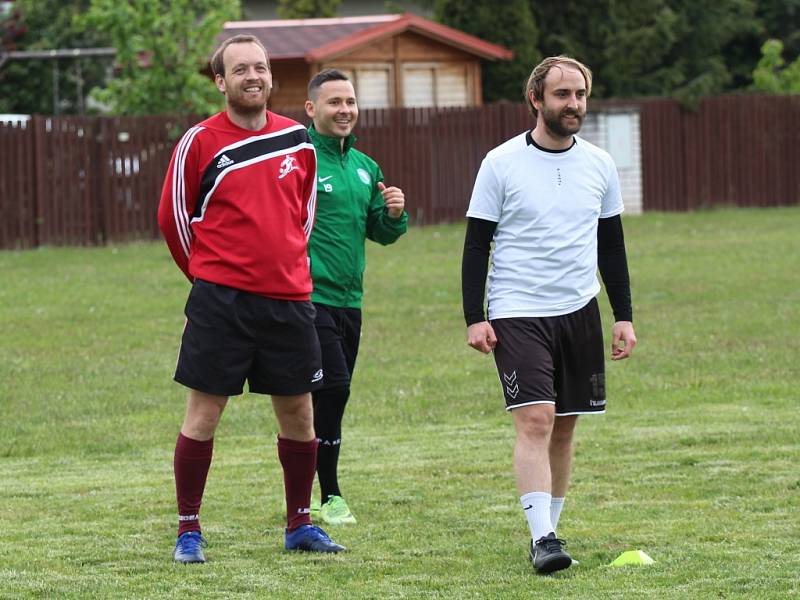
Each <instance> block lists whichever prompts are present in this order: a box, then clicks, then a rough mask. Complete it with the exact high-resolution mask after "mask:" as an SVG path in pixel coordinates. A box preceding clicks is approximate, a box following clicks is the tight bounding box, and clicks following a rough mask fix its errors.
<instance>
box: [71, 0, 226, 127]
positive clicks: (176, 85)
mask: <svg viewBox="0 0 800 600" xmlns="http://www.w3.org/2000/svg"><path fill="white" fill-rule="evenodd" d="M240 13H241V9H240V6H239V0H128V1H127V2H118V1H117V0H91V6H90V8H89V10H88V12H87V13H86V15H85V16H84V17H83V18H82V19H80V22H81V23H82V24H83V26H84V27H86V28H91V29H94V30H100V31H104V32H106V34H107V35H108V36H109V38H110V39H111V41H112V45H113V46H114V47H115V48H116V49H117V58H116V66H117V70H116V73H115V76H114V78H113V79H111V80H110V81H109V82H108V84H107V86H105V87H103V88H96V89H95V90H94V91H93V92H92V94H93V96H94V97H95V98H96V99H97V100H98V101H99V102H101V103H103V104H105V105H107V106H109V107H110V109H111V111H112V112H114V113H115V114H121V115H137V114H138V115H144V114H158V113H181V114H189V113H194V114H209V113H212V112H215V111H217V110H219V109H220V107H221V104H222V96H221V95H220V93H219V92H218V91H217V89H216V88H215V87H214V86H213V85H212V84H211V82H210V81H209V79H208V77H207V76H206V75H204V74H203V73H202V72H201V71H202V70H203V69H204V68H205V67H206V66H207V65H208V60H209V58H210V57H211V54H212V52H213V50H214V47H215V45H216V38H217V36H218V35H219V34H220V32H221V31H222V29H223V25H224V23H225V21H228V20H231V19H236V18H238V17H239V15H240Z"/></svg>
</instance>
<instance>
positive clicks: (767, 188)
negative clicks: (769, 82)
mask: <svg viewBox="0 0 800 600" xmlns="http://www.w3.org/2000/svg"><path fill="white" fill-rule="evenodd" d="M638 104H639V106H640V108H641V131H642V180H643V204H644V209H645V210H693V209H697V208H704V207H711V206H728V205H730V206H780V205H797V204H800V169H798V168H797V165H798V164H800V149H799V148H800V96H796V95H795V96H762V95H731V96H720V97H714V98H705V99H703V100H701V101H700V103H699V106H698V107H697V110H695V111H692V110H686V109H682V108H681V107H680V106H679V104H678V103H677V102H676V101H674V100H668V99H656V100H643V101H640V102H639V103H638Z"/></svg>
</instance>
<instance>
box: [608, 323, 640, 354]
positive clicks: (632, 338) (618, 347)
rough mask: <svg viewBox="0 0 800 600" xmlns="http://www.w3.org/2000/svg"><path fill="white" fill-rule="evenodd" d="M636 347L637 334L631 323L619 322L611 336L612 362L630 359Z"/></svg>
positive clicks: (615, 324)
mask: <svg viewBox="0 0 800 600" xmlns="http://www.w3.org/2000/svg"><path fill="white" fill-rule="evenodd" d="M634 346H636V333H635V332H634V331H633V323H631V322H630V321H617V322H616V323H614V329H613V331H612V334H611V360H622V359H623V358H628V357H629V356H630V355H631V352H633V347H634Z"/></svg>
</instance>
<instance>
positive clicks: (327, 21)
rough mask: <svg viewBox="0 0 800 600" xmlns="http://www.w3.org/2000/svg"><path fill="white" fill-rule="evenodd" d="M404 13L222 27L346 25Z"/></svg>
mask: <svg viewBox="0 0 800 600" xmlns="http://www.w3.org/2000/svg"><path fill="white" fill-rule="evenodd" d="M404 16H405V15H365V16H361V17H331V18H322V19H273V20H270V21H227V22H226V23H225V25H223V28H224V29H245V28H251V27H299V26H303V27H313V26H314V25H347V24H349V23H386V22H391V21H397V20H398V19H400V18H402V17H404Z"/></svg>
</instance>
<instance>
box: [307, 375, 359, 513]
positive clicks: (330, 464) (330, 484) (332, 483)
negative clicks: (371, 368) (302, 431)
mask: <svg viewBox="0 0 800 600" xmlns="http://www.w3.org/2000/svg"><path fill="white" fill-rule="evenodd" d="M349 397H350V388H349V387H342V388H335V389H332V390H320V391H317V392H314V429H315V430H316V432H317V439H319V448H318V450H317V476H318V477H319V488H320V495H321V496H322V503H323V504H324V503H325V502H327V500H328V498H329V497H330V496H341V495H342V492H341V490H340V489H339V479H338V474H337V471H338V468H339V447H340V446H341V443H342V417H343V416H344V407H345V405H346V404H347V399H348V398H349Z"/></svg>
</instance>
